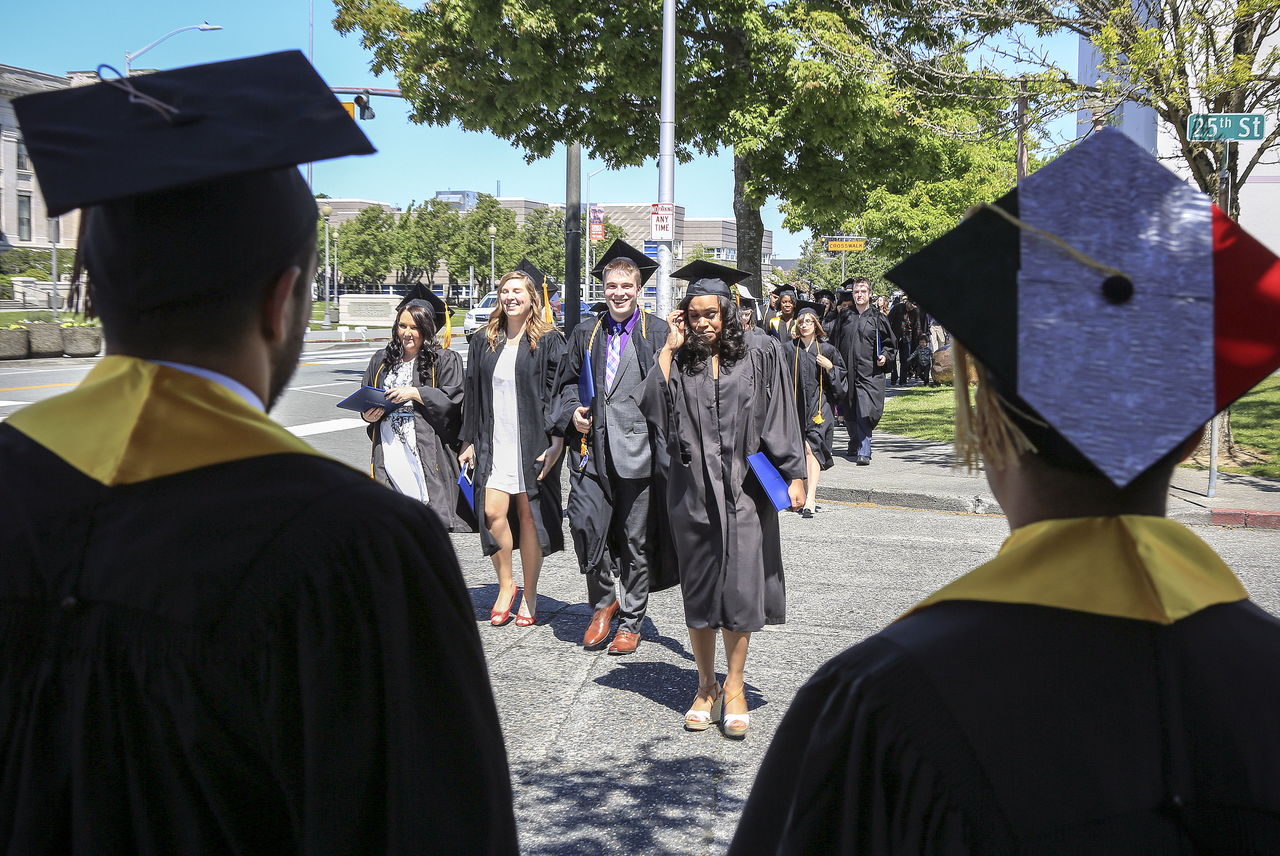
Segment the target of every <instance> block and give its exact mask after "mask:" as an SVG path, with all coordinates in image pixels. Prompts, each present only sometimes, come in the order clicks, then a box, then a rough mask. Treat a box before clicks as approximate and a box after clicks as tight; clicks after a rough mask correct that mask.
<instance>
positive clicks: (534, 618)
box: [516, 603, 538, 627]
mask: <svg viewBox="0 0 1280 856" xmlns="http://www.w3.org/2000/svg"><path fill="white" fill-rule="evenodd" d="M537 623H538V605H537V604H536V603H535V604H534V605H533V615H517V616H516V627H532V626H533V625H535V624H537Z"/></svg>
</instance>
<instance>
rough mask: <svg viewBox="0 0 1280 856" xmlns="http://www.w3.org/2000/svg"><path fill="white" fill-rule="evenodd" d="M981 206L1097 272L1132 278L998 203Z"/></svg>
mask: <svg viewBox="0 0 1280 856" xmlns="http://www.w3.org/2000/svg"><path fill="white" fill-rule="evenodd" d="M982 207H983V208H985V209H986V210H988V211H992V212H994V213H996V214H999V215H1000V216H1001V217H1003V218H1004V219H1005V220H1008V221H1009V222H1010V223H1012V224H1013V225H1014V226H1016V227H1017V228H1019V229H1021V230H1022V231H1024V232H1030V233H1031V234H1033V235H1035V236H1036V237H1038V238H1041V239H1043V240H1046V241H1048V242H1049V243H1051V244H1053V245H1054V246H1055V247H1057V248H1058V249H1060V250H1062V251H1063V252H1064V253H1066V254H1067V255H1069V256H1071V258H1073V259H1075V260H1076V261H1078V262H1079V263H1080V264H1082V265H1084V266H1085V267H1091V268H1093V269H1094V270H1096V271H1098V272H1099V273H1104V274H1106V275H1107V276H1123V277H1124V278H1125V279H1130V280H1131V279H1132V277H1130V276H1129V275H1128V274H1126V273H1124V272H1123V271H1120V270H1117V269H1116V268H1113V267H1111V266H1110V265H1104V264H1103V263H1102V262H1100V261H1097V260H1096V259H1092V258H1090V257H1089V256H1086V255H1085V254H1084V253H1082V252H1080V251H1079V250H1077V249H1076V248H1075V247H1073V246H1071V245H1070V244H1068V243H1067V242H1066V241H1064V240H1062V239H1061V238H1059V237H1058V236H1057V235H1055V234H1053V233H1052V232H1046V231H1045V230H1044V229H1040V228H1037V227H1035V226H1032V225H1031V224H1030V223H1027V222H1025V221H1023V220H1019V219H1018V218H1017V217H1014V216H1013V215H1012V214H1010V213H1009V212H1008V211H1005V210H1004V209H1003V208H1001V207H1000V206H999V205H992V204H991V203H989V202H986V203H983V205H982Z"/></svg>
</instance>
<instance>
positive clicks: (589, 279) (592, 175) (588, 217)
mask: <svg viewBox="0 0 1280 856" xmlns="http://www.w3.org/2000/svg"><path fill="white" fill-rule="evenodd" d="M608 168H609V167H607V166H602V167H600V168H599V169H598V170H596V171H595V172H589V173H587V193H586V196H587V272H586V279H587V281H588V282H590V281H591V270H592V268H591V179H592V178H594V177H596V176H597V175H599V174H600V173H602V172H604V171H605V170H606V169H608ZM593 288H595V285H594V284H591V285H588V286H587V294H588V295H589V298H590V297H594V296H595V295H593V294H591V290H592V289H593Z"/></svg>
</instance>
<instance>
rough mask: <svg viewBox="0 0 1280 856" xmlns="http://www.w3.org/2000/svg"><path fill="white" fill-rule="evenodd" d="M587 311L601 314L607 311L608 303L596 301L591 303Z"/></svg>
mask: <svg viewBox="0 0 1280 856" xmlns="http://www.w3.org/2000/svg"><path fill="white" fill-rule="evenodd" d="M587 311H588V312H590V313H592V314H593V315H602V314H604V313H605V312H608V311H609V304H607V303H605V302H604V301H603V300H601V301H599V302H597V303H593V304H591V308H590V309H588V310H587Z"/></svg>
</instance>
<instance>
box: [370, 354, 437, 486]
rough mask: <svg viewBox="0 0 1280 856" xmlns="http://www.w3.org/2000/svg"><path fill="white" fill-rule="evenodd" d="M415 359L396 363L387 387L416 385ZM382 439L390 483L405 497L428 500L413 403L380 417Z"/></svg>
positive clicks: (406, 403)
mask: <svg viewBox="0 0 1280 856" xmlns="http://www.w3.org/2000/svg"><path fill="white" fill-rule="evenodd" d="M416 362H417V361H416V360H411V361H409V362H407V363H401V364H400V365H398V366H396V368H395V369H394V370H392V372H391V373H390V374H388V375H387V379H386V381H385V383H386V388H387V389H391V388H392V387H397V386H416V383H415V379H414V364H415V363H416ZM378 433H379V434H380V439H381V440H382V462H383V465H384V466H385V467H386V468H387V478H389V479H391V484H392V486H394V487H395V489H396V490H397V491H399V492H400V493H403V494H404V495H405V496H409V497H412V498H414V499H416V500H418V501H419V502H427V501H429V500H430V499H431V497H430V496H429V495H428V493H427V480H426V478H425V477H424V476H423V475H422V460H421V458H419V457H418V435H417V429H416V427H415V426H414V420H413V403H412V402H409V401H406V402H405V403H404V404H402V405H400V406H399V407H396V408H395V409H394V410H391V411H389V412H388V413H387V415H386V416H384V417H383V418H382V422H381V423H380V424H379V425H378Z"/></svg>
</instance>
